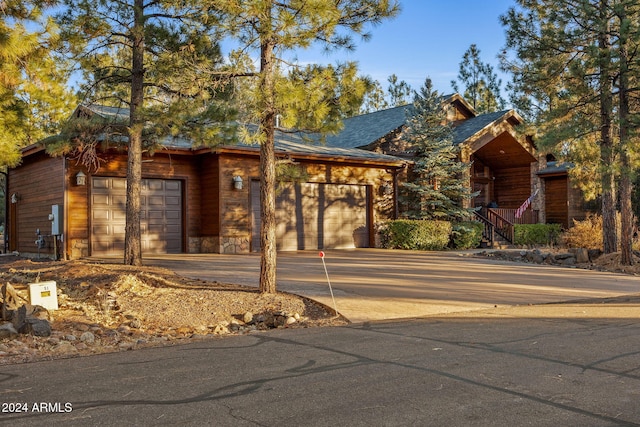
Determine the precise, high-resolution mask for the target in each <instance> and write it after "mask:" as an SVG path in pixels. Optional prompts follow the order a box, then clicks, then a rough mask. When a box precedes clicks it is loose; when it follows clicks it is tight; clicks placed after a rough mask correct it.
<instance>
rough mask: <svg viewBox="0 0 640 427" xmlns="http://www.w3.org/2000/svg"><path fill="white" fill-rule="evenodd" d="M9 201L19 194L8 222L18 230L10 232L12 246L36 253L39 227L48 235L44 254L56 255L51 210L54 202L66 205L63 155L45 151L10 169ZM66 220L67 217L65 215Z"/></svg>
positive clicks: (11, 209)
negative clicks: (53, 154) (51, 155)
mask: <svg viewBox="0 0 640 427" xmlns="http://www.w3.org/2000/svg"><path fill="white" fill-rule="evenodd" d="M8 193H9V194H8V196H7V203H10V204H11V196H12V195H13V194H16V197H15V198H16V199H17V202H16V203H15V204H12V206H11V207H10V209H9V212H10V213H9V218H8V222H9V223H10V224H11V223H12V226H10V227H7V230H12V229H13V230H15V233H14V235H10V236H9V240H10V244H9V247H10V249H11V250H17V251H19V252H22V253H31V254H34V253H37V252H38V248H37V246H36V245H35V240H36V229H40V231H41V233H42V235H44V236H47V237H45V242H46V247H45V248H43V249H41V250H40V253H41V254H43V255H53V254H54V252H53V239H52V237H50V235H51V221H49V218H48V217H49V214H50V213H51V206H52V205H60V206H61V207H62V206H63V205H64V159H63V158H61V157H55V158H52V157H49V156H48V155H46V154H45V153H44V152H42V153H37V154H34V155H32V156H29V157H28V158H25V159H24V160H23V163H22V164H21V165H20V167H18V168H15V169H10V170H9V191H8ZM63 221H64V218H63Z"/></svg>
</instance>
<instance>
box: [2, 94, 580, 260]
mask: <svg viewBox="0 0 640 427" xmlns="http://www.w3.org/2000/svg"><path fill="white" fill-rule="evenodd" d="M443 105H444V108H446V109H447V117H448V120H449V121H450V122H451V123H452V124H453V126H454V143H455V144H458V145H460V146H461V158H462V160H464V161H467V162H470V163H471V164H472V166H471V170H470V171H469V185H470V188H471V189H473V191H477V192H478V196H477V197H475V198H474V199H473V200H472V201H470V202H469V203H470V204H471V206H474V207H479V208H482V211H481V212H480V214H481V216H479V219H481V220H483V221H485V225H486V226H487V227H494V228H496V229H498V230H503V231H504V230H505V229H506V228H509V227H510V228H511V230H512V229H513V223H515V222H528V223H535V222H558V223H561V224H562V225H563V226H564V227H568V226H570V225H571V220H572V219H574V218H575V219H581V218H584V216H585V210H584V206H583V205H582V204H581V202H580V201H581V200H582V199H581V197H580V194H579V192H578V190H576V189H575V188H574V187H573V186H572V185H571V182H570V180H569V179H568V177H567V173H566V168H564V169H563V168H558V167H556V165H555V164H554V163H553V162H551V163H548V162H547V158H546V157H545V156H543V155H540V154H539V153H538V152H537V150H536V147H535V144H534V142H533V141H532V140H531V138H529V137H527V136H524V135H521V134H519V133H518V131H517V127H518V126H519V125H520V124H522V123H523V119H522V118H521V117H520V116H519V115H518V113H517V112H515V111H514V110H504V111H499V112H494V113H489V114H481V115H479V114H477V113H476V112H475V111H474V109H473V108H472V107H471V106H470V105H469V104H468V103H467V102H466V101H465V100H464V99H463V98H462V97H461V96H460V95H458V94H453V95H448V96H446V97H443ZM412 108H413V107H412V106H411V105H405V106H401V107H396V108H390V109H387V110H383V111H378V112H374V113H370V114H365V115H361V116H357V117H352V118H349V119H346V120H345V121H344V128H343V130H342V131H341V132H340V133H338V134H337V135H332V136H328V137H327V138H326V139H325V140H323V141H322V142H319V141H318V142H317V143H316V144H312V145H310V144H307V143H306V141H304V140H303V139H302V138H301V137H300V135H298V134H297V133H295V132H284V131H282V130H280V131H278V132H277V138H276V152H277V156H278V157H279V159H280V160H281V161H283V162H286V163H288V164H290V165H292V166H293V167H295V168H296V169H297V171H296V176H297V178H295V179H288V180H287V179H285V180H282V182H280V183H279V194H278V198H277V206H276V210H277V221H278V229H277V236H278V237H277V239H278V241H277V248H278V249H279V250H303V249H317V248H322V249H329V248H350V247H373V246H374V245H375V236H374V225H375V224H376V223H379V222H380V221H383V220H387V219H393V218H396V217H397V216H398V213H399V207H398V204H397V197H396V194H397V188H398V183H399V182H401V181H402V180H403V179H406V174H407V165H409V164H410V162H411V159H412V157H413V154H414V153H413V151H412V148H411V147H409V146H407V144H406V142H405V141H403V138H402V131H403V129H404V127H405V125H406V122H407V115H408V114H410V113H411V110H412ZM122 114H123V112H122V110H117V109H113V108H110V107H99V106H82V107H79V108H78V109H77V110H76V112H75V113H74V115H77V116H78V117H81V116H82V117H97V118H102V119H105V120H107V119H109V118H113V117H118V116H119V115H122ZM101 157H102V159H103V160H104V161H103V162H102V163H101V165H100V168H99V169H97V170H87V169H86V168H85V167H83V166H82V165H80V164H78V163H77V162H76V161H75V160H73V159H71V158H68V157H51V156H49V155H48V154H47V153H46V152H45V149H44V146H43V145H41V144H36V145H33V146H30V147H27V148H26V149H24V151H23V161H22V163H21V164H20V165H19V166H18V167H16V168H12V169H10V170H9V172H8V188H7V194H8V195H9V197H8V199H9V202H8V209H7V211H8V212H7V217H8V227H7V232H8V249H9V250H11V251H19V252H24V253H35V252H36V251H41V252H42V253H47V254H53V253H57V254H58V256H63V257H68V258H79V257H86V256H103V255H121V254H122V253H123V246H124V222H125V214H124V212H125V189H126V187H125V186H126V180H125V176H126V154H125V153H123V152H122V151H119V150H117V149H114V148H108V147H104V150H103V152H102V154H101ZM143 178H144V182H143V185H144V187H143V194H142V203H143V212H142V222H141V227H142V239H143V241H142V244H143V253H155V252H161V253H163V252H168V253H246V252H251V251H259V250H260V238H259V232H260V231H259V230H260V214H259V212H260V197H259V186H260V184H259V178H260V174H259V147H257V146H250V145H242V144H238V145H224V146H219V147H216V148H207V147H193V146H192V144H191V143H190V142H189V141H185V140H167V141H165V142H164V147H163V149H162V150H159V151H157V152H156V153H154V154H153V155H145V158H144V160H143ZM536 190H537V195H536V197H535V198H534V199H533V201H532V203H531V206H530V208H529V209H527V211H526V212H525V215H523V216H522V217H521V218H515V211H516V209H517V208H518V207H519V206H520V205H521V204H522V202H523V201H524V200H526V199H527V198H528V197H529V196H530V195H531V194H534V192H536ZM490 204H491V206H496V205H497V207H491V208H489V207H488V206H489V205H490ZM53 206H55V207H56V208H55V209H58V210H57V211H56V214H54V215H53V217H54V221H50V220H49V215H50V214H51V213H52V210H53V209H54V208H53ZM59 216H62V221H59V222H57V219H59V218H57V217H59ZM53 225H55V226H57V228H56V229H55V230H54V228H53V227H52V226H53ZM36 230H40V236H43V237H38V235H36ZM505 233H506V232H505ZM506 235H507V238H509V235H508V233H506ZM36 240H39V241H40V242H44V243H43V244H44V247H42V248H38V246H37V245H36V244H35V243H34V242H35V241H36Z"/></svg>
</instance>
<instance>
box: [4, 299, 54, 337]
mask: <svg viewBox="0 0 640 427" xmlns="http://www.w3.org/2000/svg"><path fill="white" fill-rule="evenodd" d="M48 317H49V312H48V311H47V309H45V308H44V307H41V306H39V305H31V304H24V305H22V306H20V307H19V308H18V310H17V311H16V313H15V315H14V316H13V327H14V328H15V329H16V331H18V333H21V334H32V335H35V336H38V337H48V336H50V335H51V325H50V324H49V321H48V320H47V318H48Z"/></svg>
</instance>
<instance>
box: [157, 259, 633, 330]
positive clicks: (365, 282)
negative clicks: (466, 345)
mask: <svg viewBox="0 0 640 427" xmlns="http://www.w3.org/2000/svg"><path fill="white" fill-rule="evenodd" d="M325 254H326V255H325V263H326V266H327V271H328V274H329V279H330V281H331V285H332V288H333V293H334V296H335V302H336V306H337V308H338V311H339V312H340V313H341V314H342V315H344V316H345V317H346V318H348V319H349V320H350V321H352V322H366V321H373V320H388V319H400V318H415V317H421V316H427V315H435V314H445V313H454V312H466V311H473V310H482V309H488V308H494V307H496V306H498V307H502V306H515V305H521V306H522V305H524V306H527V305H530V304H540V303H550V302H565V301H574V300H579V299H586V298H606V297H614V296H620V295H628V294H637V293H640V281H639V280H638V278H637V277H635V276H628V275H622V274H613V273H602V272H596V271H589V270H581V269H577V268H566V267H552V266H546V265H544V266H543V265H533V264H522V263H513V262H506V261H496V260H491V259H486V258H475V257H472V256H470V255H471V254H470V253H460V252H414V251H394V250H381V249H356V250H329V251H325ZM145 264H147V265H156V266H162V267H166V268H169V269H171V270H173V271H175V272H176V273H178V274H180V275H184V276H187V277H192V278H199V279H204V280H216V281H219V282H225V283H236V284H243V285H248V286H256V287H257V286H258V277H259V273H260V256H259V254H247V255H221V254H180V255H157V256H149V257H145ZM278 290H280V291H286V292H291V293H295V294H298V295H303V296H306V297H309V298H312V299H314V300H316V301H319V302H322V303H324V304H326V305H328V306H330V307H333V301H332V299H331V295H330V292H329V287H328V284H327V277H326V275H325V271H324V268H323V265H322V260H321V258H320V257H319V255H318V251H303V252H282V253H280V254H279V255H278Z"/></svg>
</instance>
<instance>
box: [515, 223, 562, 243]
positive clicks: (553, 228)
mask: <svg viewBox="0 0 640 427" xmlns="http://www.w3.org/2000/svg"><path fill="white" fill-rule="evenodd" d="M561 230H562V229H561V226H560V224H514V230H513V234H514V236H513V240H514V242H513V244H515V245H524V246H526V245H555V244H557V243H558V239H559V237H560V232H561Z"/></svg>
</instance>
